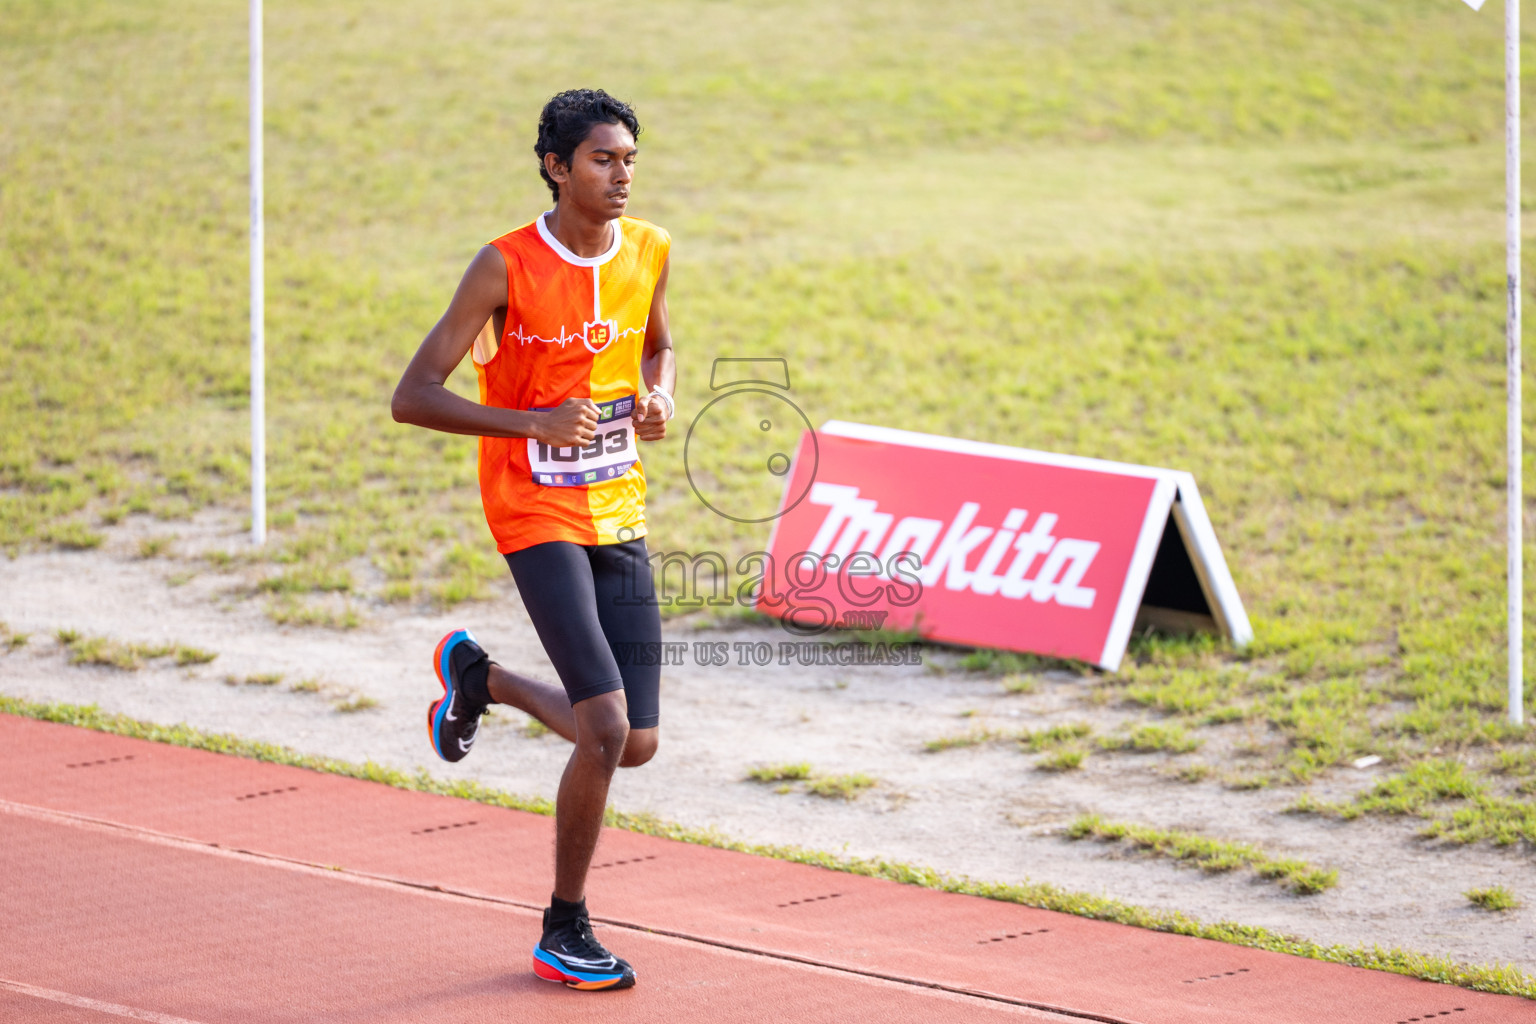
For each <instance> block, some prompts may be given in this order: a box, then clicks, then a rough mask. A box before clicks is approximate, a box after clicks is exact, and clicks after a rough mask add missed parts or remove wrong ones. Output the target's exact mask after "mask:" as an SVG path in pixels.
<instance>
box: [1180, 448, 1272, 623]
mask: <svg viewBox="0 0 1536 1024" xmlns="http://www.w3.org/2000/svg"><path fill="white" fill-rule="evenodd" d="M1176 476H1177V479H1178V483H1179V500H1178V502H1177V503H1176V504H1175V505H1174V506H1173V516H1174V522H1175V523H1176V524H1177V526H1178V528H1179V532H1180V533H1181V534H1182V535H1183V538H1184V547H1185V548H1186V549H1187V550H1188V551H1189V560H1190V562H1191V563H1192V564H1193V565H1194V567H1195V574H1196V575H1198V576H1199V577H1200V586H1201V587H1203V588H1204V589H1205V599H1206V601H1208V602H1209V603H1210V606H1211V613H1212V614H1213V615H1214V616H1215V617H1216V624H1217V626H1219V627H1220V628H1221V630H1222V632H1223V633H1225V634H1226V635H1227V637H1228V638H1229V639H1230V640H1231V641H1232V643H1233V645H1234V646H1236V647H1247V646H1248V645H1249V644H1250V643H1252V642H1253V626H1252V625H1250V624H1249V622H1248V612H1247V611H1245V610H1244V608H1243V599H1242V597H1240V596H1239V595H1238V593H1237V584H1236V583H1234V582H1232V573H1231V571H1229V570H1228V569H1227V559H1226V556H1225V555H1223V554H1222V553H1221V544H1220V543H1219V542H1218V541H1217V540H1216V530H1215V528H1214V527H1212V526H1211V519H1210V517H1209V516H1207V515H1206V514H1205V502H1203V501H1201V500H1200V489H1199V488H1198V487H1196V486H1195V477H1194V474H1192V473H1178V474H1176Z"/></svg>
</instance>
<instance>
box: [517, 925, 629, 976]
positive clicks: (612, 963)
mask: <svg viewBox="0 0 1536 1024" xmlns="http://www.w3.org/2000/svg"><path fill="white" fill-rule="evenodd" d="M533 973H534V974H537V975H538V976H539V977H541V978H543V979H544V980H545V981H558V982H560V983H562V984H564V985H566V986H567V987H569V988H579V989H583V990H585V991H596V990H598V989H605V988H615V989H617V988H630V987H632V986H633V985H634V984H635V969H634V968H633V967H631V966H629V964H627V963H626V962H624V961H623V960H620V959H619V958H618V957H616V956H614V955H613V954H612V953H610V952H608V951H607V950H606V949H604V948H603V946H602V943H600V942H598V941H597V937H596V936H595V935H593V934H592V922H591V921H590V920H588V918H587V915H586V912H585V911H583V912H582V913H581V914H580V915H578V916H577V918H576V920H574V921H570V922H568V923H566V924H561V925H556V926H555V927H554V928H551V927H550V926H549V911H548V910H547V909H546V910H545V911H544V937H543V938H542V939H540V940H539V944H538V945H537V946H534V947H533Z"/></svg>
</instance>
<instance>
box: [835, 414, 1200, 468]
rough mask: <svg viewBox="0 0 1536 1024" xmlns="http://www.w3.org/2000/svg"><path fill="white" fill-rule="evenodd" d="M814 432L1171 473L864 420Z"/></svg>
mask: <svg viewBox="0 0 1536 1024" xmlns="http://www.w3.org/2000/svg"><path fill="white" fill-rule="evenodd" d="M818 433H822V434H831V435H832V436H833V437H851V438H854V439H856V440H860V441H881V442H884V443H885V444H904V445H907V446H908V447H911V448H932V449H935V450H937V451H944V452H957V453H959V454H961V455H982V456H985V457H986V458H989V459H1008V460H1010V461H1012V462H1033V463H1035V464H1036V465H1039V466H1060V467H1061V468H1063V469H1087V470H1092V471H1094V472H1097V473H1117V474H1119V475H1120V476H1142V477H1149V476H1150V477H1164V476H1168V475H1169V474H1171V473H1173V472H1174V470H1170V469H1154V468H1153V467H1151V466H1137V465H1134V464H1132V463H1129V462H1111V461H1109V460H1108V459H1090V458H1085V457H1084V456H1081V455H1059V454H1057V453H1056V452H1042V451H1036V450H1035V449H1033V448H1015V447H1014V446H1012V445H1007V444H993V443H992V442H990V441H966V440H963V439H962V438H958V437H943V436H941V435H939V434H919V433H917V432H916V431H914V430H898V429H897V428H895V427H872V426H870V425H869V424H867V423H847V422H844V421H843V420H828V421H827V422H826V425H824V426H823V427H822V428H821V430H820V431H818Z"/></svg>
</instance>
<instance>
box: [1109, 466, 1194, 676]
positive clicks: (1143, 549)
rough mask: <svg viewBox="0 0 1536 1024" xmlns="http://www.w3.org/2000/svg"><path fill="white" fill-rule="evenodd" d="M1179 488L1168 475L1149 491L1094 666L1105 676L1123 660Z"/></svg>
mask: <svg viewBox="0 0 1536 1024" xmlns="http://www.w3.org/2000/svg"><path fill="white" fill-rule="evenodd" d="M1178 490H1179V485H1178V482H1177V481H1176V480H1174V479H1173V477H1172V474H1167V473H1165V474H1163V475H1162V476H1160V477H1159V478H1158V481H1157V483H1156V484H1155V485H1153V487H1152V500H1151V501H1149V502H1147V514H1146V516H1145V517H1143V518H1142V520H1141V532H1140V533H1139V534H1137V536H1136V547H1135V548H1134V549H1133V550H1132V551H1131V564H1130V566H1129V567H1128V568H1127V569H1126V570H1125V583H1124V585H1123V586H1121V588H1120V601H1119V603H1118V604H1116V605H1115V617H1114V618H1113V619H1111V620H1110V623H1109V635H1108V636H1107V637H1105V639H1104V651H1103V653H1102V654H1100V655H1099V660H1098V662H1097V663H1096V664H1097V665H1098V666H1099V668H1102V669H1104V670H1105V671H1106V672H1115V671H1117V670H1119V668H1120V660H1121V659H1122V658H1124V657H1125V648H1126V645H1127V644H1129V643H1130V642H1131V627H1133V626H1135V625H1136V609H1138V608H1140V607H1141V595H1142V594H1144V593H1146V590H1147V577H1149V576H1151V575H1152V561H1153V559H1155V558H1156V557H1157V546H1158V544H1159V543H1160V542H1161V541H1162V539H1163V528H1164V527H1165V526H1166V525H1167V524H1168V510H1169V508H1171V507H1172V505H1173V499H1174V497H1175V496H1176V495H1177V494H1178Z"/></svg>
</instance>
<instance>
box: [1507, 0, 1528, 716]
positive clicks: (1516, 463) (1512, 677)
mask: <svg viewBox="0 0 1536 1024" xmlns="http://www.w3.org/2000/svg"><path fill="white" fill-rule="evenodd" d="M1504 90H1505V96H1504V191H1505V204H1506V208H1505V218H1506V222H1507V223H1506V228H1507V230H1508V239H1507V241H1506V253H1505V258H1506V263H1507V266H1506V268H1505V269H1506V274H1507V277H1508V282H1507V283H1508V294H1509V320H1508V324H1507V326H1506V328H1505V334H1504V338H1505V351H1506V362H1507V364H1508V367H1507V369H1508V372H1509V379H1508V382H1507V384H1506V390H1507V391H1508V403H1507V404H1508V417H1509V422H1508V425H1507V426H1508V432H1509V433H1508V448H1509V470H1508V473H1507V477H1508V485H1509V486H1508V498H1509V502H1508V516H1509V720H1510V721H1511V722H1512V723H1514V724H1515V725H1519V724H1521V723H1522V722H1523V721H1524V718H1525V653H1524V650H1523V648H1524V627H1525V624H1524V618H1525V616H1524V614H1523V611H1522V607H1521V606H1522V604H1523V603H1524V602H1523V599H1524V596H1525V595H1524V591H1523V588H1524V582H1523V578H1522V577H1523V573H1522V569H1523V544H1522V540H1521V534H1522V532H1523V530H1522V527H1523V523H1524V508H1523V506H1524V500H1523V497H1522V490H1523V488H1522V487H1521V479H1520V478H1521V476H1522V469H1523V467H1522V463H1521V448H1522V447H1523V445H1522V438H1521V416H1520V390H1521V389H1520V380H1521V378H1520V0H1504Z"/></svg>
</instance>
